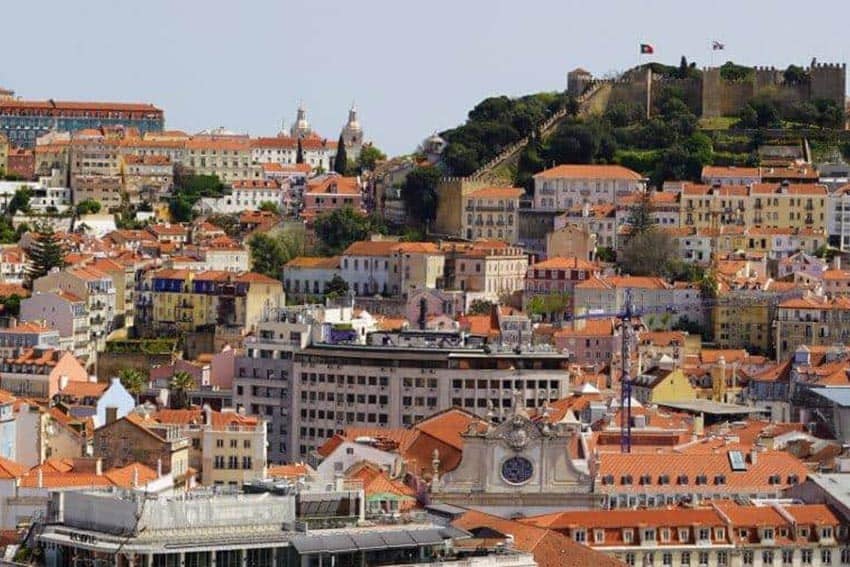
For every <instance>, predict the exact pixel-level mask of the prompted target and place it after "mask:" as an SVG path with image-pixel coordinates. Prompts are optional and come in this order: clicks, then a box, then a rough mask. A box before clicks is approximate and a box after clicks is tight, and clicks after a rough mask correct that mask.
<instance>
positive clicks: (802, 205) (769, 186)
mask: <svg viewBox="0 0 850 567" xmlns="http://www.w3.org/2000/svg"><path fill="white" fill-rule="evenodd" d="M826 207H827V189H826V187H825V186H824V185H818V184H810V183H802V184H791V183H787V182H782V183H755V184H752V185H747V186H741V185H729V186H710V185H698V184H685V185H684V186H683V187H682V193H681V195H680V196H679V214H680V218H681V223H682V226H686V227H695V228H712V227H716V226H719V225H729V224H739V225H741V226H747V227H765V228H782V229H789V228H792V229H817V228H824V227H825V224H826Z"/></svg>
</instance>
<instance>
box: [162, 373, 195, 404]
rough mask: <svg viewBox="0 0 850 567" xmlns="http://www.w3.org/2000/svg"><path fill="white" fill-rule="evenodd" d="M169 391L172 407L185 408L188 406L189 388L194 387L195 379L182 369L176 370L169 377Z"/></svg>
mask: <svg viewBox="0 0 850 567" xmlns="http://www.w3.org/2000/svg"><path fill="white" fill-rule="evenodd" d="M168 389H169V390H170V391H171V400H172V401H171V407H172V409H186V408H188V407H189V390H194V389H195V379H194V378H193V377H192V375H191V374H189V373H188V372H186V371H184V370H178V371H177V372H175V373H174V376H172V377H171V382H170V383H169V385H168Z"/></svg>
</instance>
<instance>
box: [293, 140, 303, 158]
mask: <svg viewBox="0 0 850 567" xmlns="http://www.w3.org/2000/svg"><path fill="white" fill-rule="evenodd" d="M295 163H304V148H303V147H302V146H301V138H298V149H297V150H296V151H295Z"/></svg>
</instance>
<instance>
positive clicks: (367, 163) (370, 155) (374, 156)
mask: <svg viewBox="0 0 850 567" xmlns="http://www.w3.org/2000/svg"><path fill="white" fill-rule="evenodd" d="M385 159H387V156H386V154H384V152H382V151H381V150H379V149H378V148H376V147H375V146H373V145H371V144H369V145H366V146H363V147H362V148H360V155H359V156H357V168H358V169H359V170H360V171H361V172H363V171H372V170H374V169H375V164H377V163H378V162H379V161H383V160H385Z"/></svg>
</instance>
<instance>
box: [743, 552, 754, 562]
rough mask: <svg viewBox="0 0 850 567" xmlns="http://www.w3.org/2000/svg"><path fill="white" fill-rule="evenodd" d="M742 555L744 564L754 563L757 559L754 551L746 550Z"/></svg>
mask: <svg viewBox="0 0 850 567" xmlns="http://www.w3.org/2000/svg"><path fill="white" fill-rule="evenodd" d="M741 557H742V559H743V563H744V565H752V564H753V562H754V561H755V559H754V557H755V554H754V553H753V552H752V551H744V553H742V554H741Z"/></svg>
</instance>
